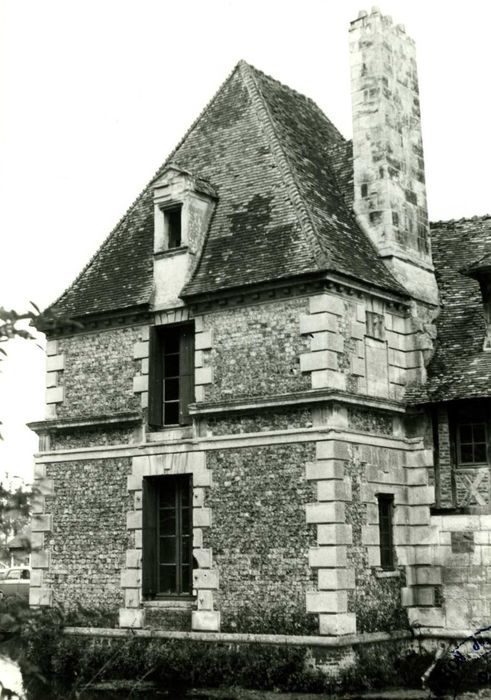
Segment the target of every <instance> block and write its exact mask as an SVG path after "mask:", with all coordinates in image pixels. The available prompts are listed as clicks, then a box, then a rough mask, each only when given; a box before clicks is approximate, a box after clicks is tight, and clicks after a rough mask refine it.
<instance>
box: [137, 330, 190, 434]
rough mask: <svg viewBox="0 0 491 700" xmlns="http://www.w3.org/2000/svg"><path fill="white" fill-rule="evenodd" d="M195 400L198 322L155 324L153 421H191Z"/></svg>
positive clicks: (151, 381)
mask: <svg viewBox="0 0 491 700" xmlns="http://www.w3.org/2000/svg"><path fill="white" fill-rule="evenodd" d="M193 401H194V326H193V325H192V324H180V325H175V326H160V327H154V328H153V329H152V332H151V334H150V365H149V402H148V416H149V425H151V426H153V427H162V426H166V425H187V424H188V423H190V422H191V420H190V416H189V404H190V403H192V402H193Z"/></svg>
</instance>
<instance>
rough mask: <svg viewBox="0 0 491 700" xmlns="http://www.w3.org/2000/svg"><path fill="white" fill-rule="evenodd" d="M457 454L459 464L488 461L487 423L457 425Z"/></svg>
mask: <svg viewBox="0 0 491 700" xmlns="http://www.w3.org/2000/svg"><path fill="white" fill-rule="evenodd" d="M457 455H458V462H459V464H484V463H486V462H487V461H488V456H487V430H486V424H485V423H463V424H460V425H458V426H457Z"/></svg>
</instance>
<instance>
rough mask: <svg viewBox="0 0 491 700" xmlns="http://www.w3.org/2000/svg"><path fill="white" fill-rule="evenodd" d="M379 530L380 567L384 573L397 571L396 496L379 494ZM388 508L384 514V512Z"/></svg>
mask: <svg viewBox="0 0 491 700" xmlns="http://www.w3.org/2000/svg"><path fill="white" fill-rule="evenodd" d="M377 502H378V529H379V549H380V566H381V568H382V569H383V570H384V571H395V568H396V557H395V548H394V494H392V493H378V494H377ZM385 508H387V510H386V512H385V513H384V512H383V510H384V509H385Z"/></svg>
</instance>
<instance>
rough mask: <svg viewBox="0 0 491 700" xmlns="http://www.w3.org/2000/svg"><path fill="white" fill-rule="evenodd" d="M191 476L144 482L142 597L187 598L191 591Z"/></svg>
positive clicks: (145, 480) (152, 479) (152, 478)
mask: <svg viewBox="0 0 491 700" xmlns="http://www.w3.org/2000/svg"><path fill="white" fill-rule="evenodd" d="M191 487H192V484H191V477H190V476H188V475H182V476H161V477H146V478H145V479H144V480H143V595H144V597H145V598H147V599H149V598H150V599H151V598H158V597H166V596H188V595H190V594H191V591H192V580H191V579H192V522H191V514H192V507H191V504H192V500H191Z"/></svg>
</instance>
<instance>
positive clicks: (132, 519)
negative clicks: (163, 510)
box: [126, 510, 142, 530]
mask: <svg viewBox="0 0 491 700" xmlns="http://www.w3.org/2000/svg"><path fill="white" fill-rule="evenodd" d="M126 527H127V529H128V530H141V527H142V511H141V510H133V511H131V512H130V513H127V514H126Z"/></svg>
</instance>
